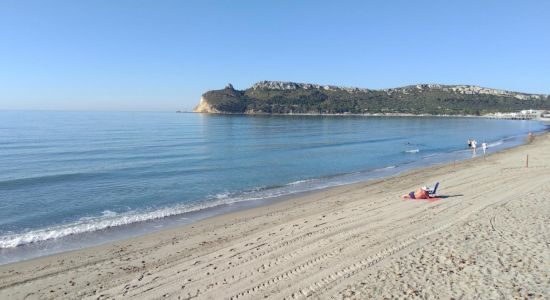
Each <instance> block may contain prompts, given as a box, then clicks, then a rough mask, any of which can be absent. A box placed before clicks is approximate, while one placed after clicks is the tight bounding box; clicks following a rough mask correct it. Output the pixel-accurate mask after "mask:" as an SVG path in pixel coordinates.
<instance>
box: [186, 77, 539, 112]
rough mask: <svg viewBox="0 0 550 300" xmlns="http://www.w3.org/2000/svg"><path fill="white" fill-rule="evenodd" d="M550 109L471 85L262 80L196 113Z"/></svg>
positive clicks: (522, 96) (535, 99)
mask: <svg viewBox="0 0 550 300" xmlns="http://www.w3.org/2000/svg"><path fill="white" fill-rule="evenodd" d="M529 108H535V109H550V97H549V96H548V95H535V94H526V93H518V92H511V91H505V90H497V89H490V88H483V87H478V86H471V85H440V84H419V85H411V86H406V87H400V88H392V89H384V90H371V89H364V88H353V87H339V86H332V85H318V84H310V83H294V82H281V81H260V82H258V83H256V84H254V85H253V86H252V87H250V88H248V89H246V90H244V91H238V90H235V89H234V88H233V86H232V85H231V84H229V85H228V86H226V87H225V88H224V89H222V90H213V91H208V92H206V93H204V94H203V95H202V97H201V100H200V103H199V105H197V107H195V109H194V111H195V112H201V113H237V114H243V113H244V114H273V113H275V114H291V113H307V114H343V113H353V114H364V113H406V114H435V115H442V114H445V115H453V114H484V113H491V112H497V111H500V112H508V111H518V110H523V109H529Z"/></svg>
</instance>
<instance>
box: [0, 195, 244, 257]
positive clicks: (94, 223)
mask: <svg viewBox="0 0 550 300" xmlns="http://www.w3.org/2000/svg"><path fill="white" fill-rule="evenodd" d="M251 200H254V199H251ZM237 201H239V199H219V200H218V201H203V202H200V203H195V204H181V205H176V206H172V207H165V208H161V209H157V210H150V211H133V212H127V213H116V212H113V211H110V210H106V211H104V212H103V213H102V215H101V216H99V217H87V218H81V219H80V220H78V221H77V222H74V223H69V224H63V225H56V226H51V227H48V228H44V229H38V230H32V231H28V232H24V233H18V234H8V235H4V236H0V248H15V247H18V246H22V245H27V244H33V243H38V242H42V241H47V240H52V239H57V238H62V237H66V236H71V235H76V234H82V233H88V232H94V231H100V230H105V229H109V228H113V227H119V226H124V225H130V224H133V223H138V222H147V221H153V220H158V219H163V218H166V217H171V216H176V215H181V214H185V213H190V212H195V211H199V210H203V209H207V208H212V207H216V206H219V205H222V204H231V203H234V202H237Z"/></svg>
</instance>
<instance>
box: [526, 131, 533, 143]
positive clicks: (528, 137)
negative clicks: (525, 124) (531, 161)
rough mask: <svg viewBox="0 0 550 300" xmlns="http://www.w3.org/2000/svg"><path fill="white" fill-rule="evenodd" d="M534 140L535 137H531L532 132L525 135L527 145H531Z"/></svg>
mask: <svg viewBox="0 0 550 300" xmlns="http://www.w3.org/2000/svg"><path fill="white" fill-rule="evenodd" d="M534 140H535V136H534V135H533V133H532V132H529V134H528V135H527V143H529V144H530V143H532V142H533V141H534Z"/></svg>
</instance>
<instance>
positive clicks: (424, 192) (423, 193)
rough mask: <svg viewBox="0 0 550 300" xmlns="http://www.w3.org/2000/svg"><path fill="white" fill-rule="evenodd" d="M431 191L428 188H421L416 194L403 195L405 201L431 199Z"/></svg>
mask: <svg viewBox="0 0 550 300" xmlns="http://www.w3.org/2000/svg"><path fill="white" fill-rule="evenodd" d="M428 191H429V189H428V187H426V186H423V187H421V188H419V189H418V190H417V191H416V192H410V193H408V194H405V195H403V199H430V198H431V197H430V193H429V192H428Z"/></svg>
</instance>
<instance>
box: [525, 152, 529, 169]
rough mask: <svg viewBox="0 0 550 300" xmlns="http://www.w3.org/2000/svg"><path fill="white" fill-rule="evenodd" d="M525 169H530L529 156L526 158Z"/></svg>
mask: <svg viewBox="0 0 550 300" xmlns="http://www.w3.org/2000/svg"><path fill="white" fill-rule="evenodd" d="M525 167H526V168H529V154H527V157H526V158H525Z"/></svg>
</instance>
